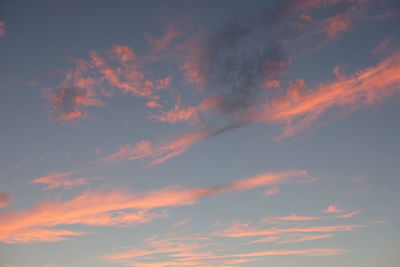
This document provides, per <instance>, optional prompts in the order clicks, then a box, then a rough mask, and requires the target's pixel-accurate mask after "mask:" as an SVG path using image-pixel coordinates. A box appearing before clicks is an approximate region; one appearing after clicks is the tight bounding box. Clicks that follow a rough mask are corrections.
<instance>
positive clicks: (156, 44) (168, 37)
mask: <svg viewBox="0 0 400 267" xmlns="http://www.w3.org/2000/svg"><path fill="white" fill-rule="evenodd" d="M180 35H181V33H180V32H179V31H178V30H177V29H176V27H175V26H174V25H172V24H168V26H167V30H166V32H165V34H164V35H163V36H162V37H161V38H160V39H155V38H153V37H151V36H149V35H148V36H147V39H148V40H149V42H150V43H151V45H152V46H153V51H154V52H156V53H158V52H161V51H164V50H166V49H167V48H168V47H169V46H170V43H171V41H173V40H174V39H175V38H177V37H178V36H180Z"/></svg>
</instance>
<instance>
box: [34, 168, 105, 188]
mask: <svg viewBox="0 0 400 267" xmlns="http://www.w3.org/2000/svg"><path fill="white" fill-rule="evenodd" d="M72 174H73V172H51V173H48V174H47V175H45V176H42V177H39V178H36V179H34V180H32V181H30V183H31V184H45V185H47V187H45V188H44V190H48V189H53V188H56V187H64V188H66V189H70V188H71V187H73V186H76V185H84V184H87V183H89V181H90V180H98V179H101V178H100V177H78V178H70V177H71V175H72Z"/></svg>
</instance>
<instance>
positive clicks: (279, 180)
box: [213, 170, 307, 193]
mask: <svg viewBox="0 0 400 267" xmlns="http://www.w3.org/2000/svg"><path fill="white" fill-rule="evenodd" d="M305 176H307V172H306V171H304V170H300V171H287V172H281V173H266V174H261V175H256V176H253V177H250V178H245V179H239V180H235V181H233V182H230V183H228V184H225V185H223V186H220V187H218V188H216V189H215V190H214V192H213V193H224V192H232V191H243V190H250V189H253V188H256V187H261V186H267V185H277V184H283V183H289V182H295V181H296V180H298V178H299V177H301V178H303V177H305Z"/></svg>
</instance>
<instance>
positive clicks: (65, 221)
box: [0, 187, 201, 243]
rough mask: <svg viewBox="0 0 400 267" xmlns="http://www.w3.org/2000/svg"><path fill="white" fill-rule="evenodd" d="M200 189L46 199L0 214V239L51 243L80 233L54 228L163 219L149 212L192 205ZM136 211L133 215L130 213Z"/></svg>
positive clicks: (3, 240)
mask: <svg viewBox="0 0 400 267" xmlns="http://www.w3.org/2000/svg"><path fill="white" fill-rule="evenodd" d="M200 192H201V190H200V191H199V190H187V189H183V188H180V187H170V188H166V189H163V190H158V191H150V192H146V193H142V194H137V195H136V194H134V195H132V194H128V193H124V192H86V193H83V194H81V195H79V196H77V197H75V198H73V199H70V200H68V201H65V202H62V201H59V200H48V201H46V202H43V203H41V204H39V205H36V206H35V207H34V208H32V209H28V210H22V211H15V212H3V213H0V240H1V241H2V242H5V243H29V242H34V241H40V242H54V241H60V240H64V239H65V238H66V237H68V236H74V235H82V234H84V233H83V232H77V231H69V230H63V229H54V228H52V227H54V226H57V225H71V224H86V225H101V226H107V225H123V224H133V223H143V222H148V221H151V220H152V219H154V218H157V217H160V216H165V213H149V212H148V210H149V209H154V208H159V207H167V206H182V205H192V204H194V203H195V202H196V200H197V198H198V197H199V195H200ZM132 209H133V210H137V211H134V212H132V211H131V210H132Z"/></svg>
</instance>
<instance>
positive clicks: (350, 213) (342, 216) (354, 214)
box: [338, 210, 362, 218]
mask: <svg viewBox="0 0 400 267" xmlns="http://www.w3.org/2000/svg"><path fill="white" fill-rule="evenodd" d="M361 212H362V210H355V211H352V212H349V213H346V214H342V215H339V216H338V218H352V217H354V216H356V215H358V214H360V213H361Z"/></svg>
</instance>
